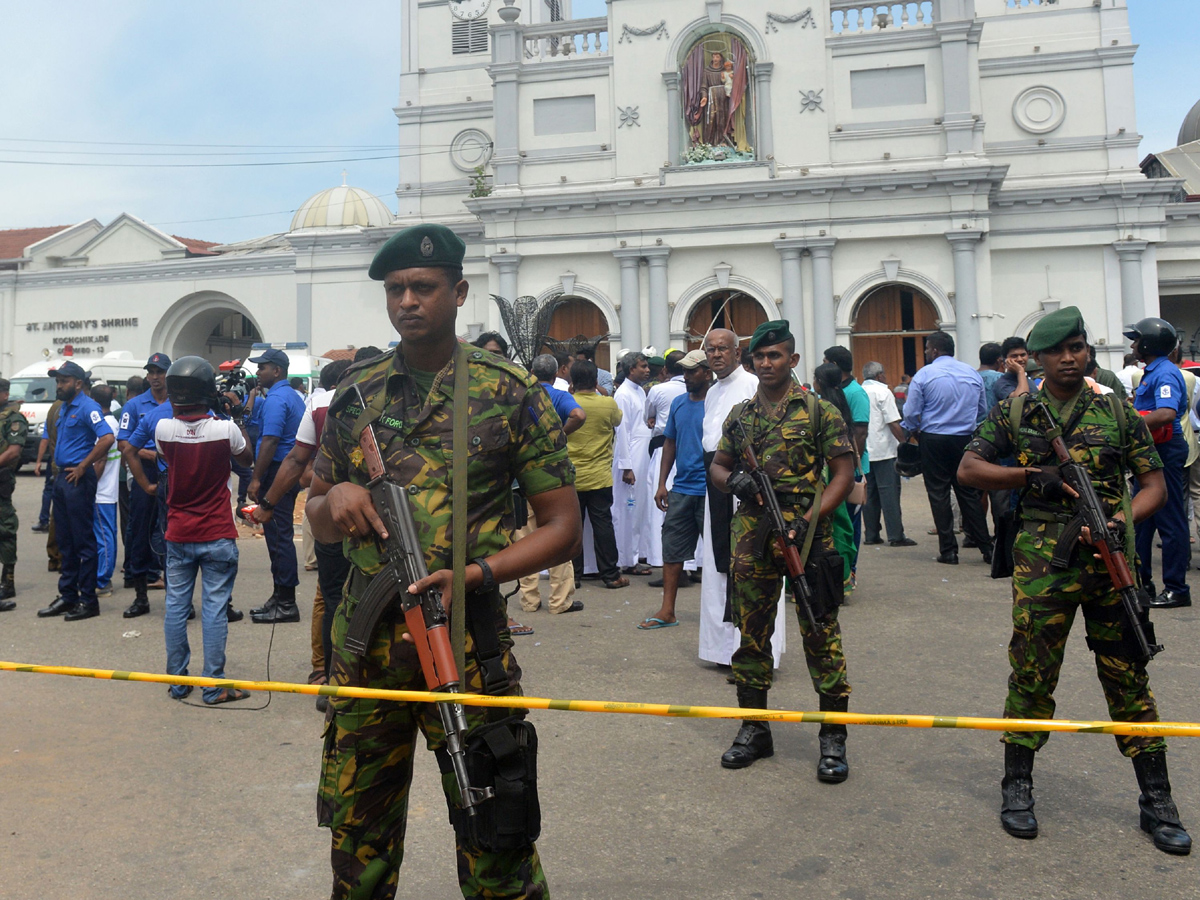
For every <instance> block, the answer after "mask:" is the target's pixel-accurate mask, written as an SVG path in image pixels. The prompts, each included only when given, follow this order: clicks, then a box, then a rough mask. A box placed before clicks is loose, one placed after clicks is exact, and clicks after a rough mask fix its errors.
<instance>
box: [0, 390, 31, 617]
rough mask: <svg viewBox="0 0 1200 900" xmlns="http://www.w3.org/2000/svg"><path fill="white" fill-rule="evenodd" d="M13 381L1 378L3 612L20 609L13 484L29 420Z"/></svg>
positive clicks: (0, 581)
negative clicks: (11, 397)
mask: <svg viewBox="0 0 1200 900" xmlns="http://www.w3.org/2000/svg"><path fill="white" fill-rule="evenodd" d="M8 390H9V383H8V379H7V378H0V408H3V412H0V563H3V564H4V572H3V574H2V575H0V612H8V611H9V610H12V609H16V608H17V603H16V601H15V600H13V599H12V598H13V597H15V596H16V595H17V589H16V587H15V586H14V584H13V567H15V566H16V564H17V511H16V510H15V509H14V508H13V503H12V496H13V488H15V487H16V484H17V466H19V465H21V454H22V453H23V452H24V450H25V435H26V434H28V433H29V423H28V422H26V421H25V417H24V416H23V415H21V401H20V400H17V401H16V402H13V403H9V402H8Z"/></svg>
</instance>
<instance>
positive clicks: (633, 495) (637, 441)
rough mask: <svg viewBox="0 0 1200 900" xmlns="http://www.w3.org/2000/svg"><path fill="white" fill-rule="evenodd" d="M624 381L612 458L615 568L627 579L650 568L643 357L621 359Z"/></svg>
mask: <svg viewBox="0 0 1200 900" xmlns="http://www.w3.org/2000/svg"><path fill="white" fill-rule="evenodd" d="M621 364H622V365H624V366H625V369H626V376H625V380H624V381H622V382H621V386H620V387H619V388H617V392H616V394H615V395H614V397H613V399H614V400H616V401H617V406H619V407H620V408H621V424H620V426H618V428H617V444H616V448H615V449H616V453H615V454H614V457H613V506H612V514H613V528H614V529H615V530H616V533H617V564H618V565H619V566H620V567H621V571H622V573H624V574H626V575H649V574H650V571H651V570H650V567H649V566H645V565H642V564H641V563H640V562H639V557H640V556H641V555H642V535H643V532H644V530H645V527H646V525H647V524H648V523H647V521H646V510H647V509H649V508H650V507H651V506H653V502H652V500H651V499H650V498H652V497H653V496H654V492H653V491H647V490H646V484H647V481H648V479H647V478H646V471H647V469H649V467H650V451H649V447H650V429H649V428H647V427H646V392H645V391H644V390H643V389H642V385H644V384H645V383H646V382H647V381H648V380H649V378H650V363H649V361H648V360H647V359H646V357H645V356H644V355H643V354H641V353H639V352H637V351H636V350H635V351H631V352H629V353H627V354H625V356H623V357H622V358H621Z"/></svg>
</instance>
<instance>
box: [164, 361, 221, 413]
mask: <svg viewBox="0 0 1200 900" xmlns="http://www.w3.org/2000/svg"><path fill="white" fill-rule="evenodd" d="M167 399H168V400H170V401H171V406H172V407H174V408H176V409H178V408H179V407H182V406H203V407H211V406H212V405H213V404H214V403H216V402H217V373H216V371H215V370H214V369H213V367H212V363H210V362H209V361H208V360H206V359H201V358H200V357H199V356H184V357H181V358H180V359H177V360H175V362H173V363H171V368H169V369H167Z"/></svg>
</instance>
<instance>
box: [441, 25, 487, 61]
mask: <svg viewBox="0 0 1200 900" xmlns="http://www.w3.org/2000/svg"><path fill="white" fill-rule="evenodd" d="M450 41H451V52H453V53H455V54H460V53H487V50H488V23H487V20H486V19H484V18H479V19H471V20H470V21H468V22H455V23H454V24H453V26H452V30H451V33H450Z"/></svg>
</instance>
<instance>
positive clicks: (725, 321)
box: [687, 291, 767, 350]
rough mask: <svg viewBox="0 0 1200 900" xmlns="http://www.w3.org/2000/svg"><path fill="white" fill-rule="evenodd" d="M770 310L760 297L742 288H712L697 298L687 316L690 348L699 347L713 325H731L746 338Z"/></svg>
mask: <svg viewBox="0 0 1200 900" xmlns="http://www.w3.org/2000/svg"><path fill="white" fill-rule="evenodd" d="M765 321H767V314H766V312H765V311H764V310H763V308H762V306H760V305H759V303H758V301H757V300H755V299H754V298H753V297H751V296H750V295H749V294H746V293H743V292H742V291H713V292H712V293H710V294H705V295H704V296H703V297H701V298H700V299H699V301H697V303H696V305H695V306H694V307H693V308H692V313H691V315H690V316H689V317H688V336H687V342H688V349H689V350H696V349H698V348H699V347H700V345H701V343H703V341H704V335H706V334H708V332H709V330H710V329H712V328H728V329H729V330H730V331H732V332H734V333H735V334H736V335H738V337H740V338H742V339H745V338H748V337H749V336H750V335H752V334H754V329H756V328H757V327H758V326H759V325H761V324H762V323H763V322H765Z"/></svg>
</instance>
